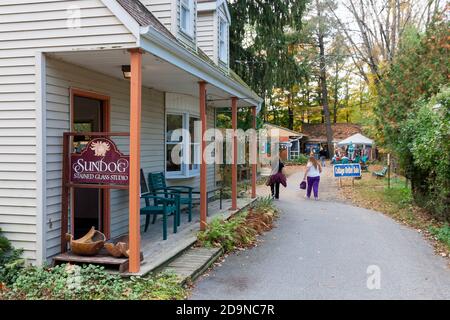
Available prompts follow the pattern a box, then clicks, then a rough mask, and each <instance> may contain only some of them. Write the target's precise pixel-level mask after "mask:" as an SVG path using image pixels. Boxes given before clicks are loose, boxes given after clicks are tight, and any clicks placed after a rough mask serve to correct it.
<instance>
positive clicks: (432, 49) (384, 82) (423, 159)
mask: <svg viewBox="0 0 450 320" xmlns="http://www.w3.org/2000/svg"><path fill="white" fill-rule="evenodd" d="M449 27H450V24H449V22H448V21H447V20H445V19H443V18H435V20H434V22H433V23H431V24H430V25H429V27H428V28H427V30H426V32H425V33H422V34H421V33H419V32H418V31H417V29H415V28H412V27H411V28H409V29H407V30H405V32H404V34H403V36H402V39H401V42H400V44H399V48H398V52H397V56H396V57H395V59H394V60H393V62H392V64H391V65H390V66H389V68H388V69H387V71H386V72H385V73H384V74H382V77H381V80H380V82H379V83H378V103H377V105H376V107H375V116H376V126H377V127H378V130H380V131H382V132H383V133H384V137H385V142H386V145H387V147H388V148H390V149H391V150H392V151H394V152H395V153H396V154H397V155H398V157H399V159H400V162H401V166H402V168H403V169H404V170H405V173H406V175H407V177H408V178H409V179H410V180H411V185H412V190H413V194H414V197H415V199H416V200H417V201H418V202H419V203H421V204H423V205H424V206H426V207H427V208H428V209H429V210H430V211H432V212H434V213H435V214H436V216H437V217H439V218H441V219H446V220H449V219H450V213H449V211H450V207H449V205H450V203H449V202H450V201H449V199H450V169H449V168H450V147H449V146H450V127H449V116H450V113H449V109H450V104H449V96H450V94H449V90H448V84H449V79H450V73H449V70H450V59H449V58H450V54H449V53H450V52H449V49H450V41H449V39H450V34H449V30H450V29H449ZM434 106H438V107H436V108H434ZM439 109H440V110H441V111H439ZM430 147H432V148H431V149H430ZM433 148H434V149H436V150H435V151H433V150H432V149H433Z"/></svg>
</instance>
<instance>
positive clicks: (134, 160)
mask: <svg viewBox="0 0 450 320" xmlns="http://www.w3.org/2000/svg"><path fill="white" fill-rule="evenodd" d="M0 15H1V17H2V18H1V21H0V25H1V27H0V228H1V229H2V231H3V232H4V234H5V235H6V237H7V238H9V239H10V240H11V241H12V244H13V245H14V246H15V247H16V248H22V249H23V250H24V257H25V258H26V259H27V260H28V261H29V262H30V263H33V264H38V265H39V264H42V263H44V262H47V261H50V259H51V258H52V257H54V256H55V255H58V254H60V253H61V252H63V251H65V250H67V248H68V247H67V244H66V243H65V242H64V237H65V233H66V232H68V233H71V234H75V235H80V234H82V233H84V232H85V230H87V228H88V227H89V226H95V227H96V228H97V229H98V230H100V231H101V232H103V233H104V234H105V235H106V237H107V238H108V239H113V238H116V237H119V236H121V235H124V234H128V236H129V250H130V252H129V271H130V272H131V273H136V272H139V270H140V252H141V251H142V250H144V247H143V245H142V243H141V234H142V224H143V219H144V217H140V212H139V211H140V207H141V206H142V205H143V204H144V202H143V200H142V199H140V192H141V190H140V187H141V185H140V182H141V176H140V171H141V170H142V172H143V174H144V176H145V177H146V176H147V174H148V173H150V172H163V173H164V175H165V178H166V180H167V183H168V184H169V185H188V186H192V187H194V188H199V195H200V224H199V225H197V226H196V228H197V230H198V229H200V228H205V226H206V211H207V206H208V202H207V197H208V190H209V189H211V188H214V186H215V168H214V165H207V164H206V163H205V161H200V162H201V163H200V164H196V162H197V161H193V163H191V164H177V163H174V162H173V161H172V159H171V158H170V153H171V151H172V149H173V148H174V146H175V145H176V144H177V143H179V142H180V140H177V141H174V140H172V138H171V134H170V133H171V132H172V131H173V130H176V129H180V128H184V129H186V130H188V131H190V132H192V131H193V123H194V122H195V121H197V120H200V121H201V123H202V126H201V127H202V128H201V133H202V134H203V133H204V132H205V131H206V129H208V128H213V127H214V126H215V109H216V108H224V107H229V108H231V110H232V115H233V128H236V127H237V110H238V108H252V110H253V115H254V118H255V117H256V114H257V112H258V111H259V109H260V105H261V103H262V99H261V98H260V97H258V95H257V94H256V93H254V92H253V91H252V90H251V88H250V87H248V86H247V85H246V84H245V83H244V82H243V81H242V80H241V79H240V78H239V77H238V76H237V75H236V74H235V73H234V72H233V71H232V70H230V68H229V40H228V39H229V38H228V35H229V32H228V29H229V26H230V23H232V21H231V20H230V15H229V12H228V8H227V2H226V1H224V0H210V1H207V0H206V1H205V0H158V1H156V0H141V1H139V0H117V1H115V0H83V1H50V0H42V1H39V3H38V2H36V1H12V0H5V1H2V3H1V5H0ZM100 136H101V137H106V138H108V139H110V141H112V142H113V143H114V147H116V148H117V149H118V150H119V151H120V153H121V154H123V155H127V157H129V175H128V176H127V179H128V183H127V184H126V185H125V186H121V187H120V188H106V187H105V188H103V187H101V186H100V185H97V186H96V187H92V188H78V187H77V186H76V185H74V184H71V183H70V180H68V179H66V178H67V175H69V173H68V170H69V168H68V167H67V163H65V161H66V160H67V159H68V158H69V157H70V156H71V154H72V153H74V152H75V150H78V152H79V151H80V150H82V149H83V148H84V147H85V146H86V145H87V144H88V143H89V141H90V140H92V139H93V138H94V137H100ZM205 146H206V144H205V143H204V142H202V143H200V144H195V143H192V142H189V140H188V139H182V149H183V150H188V149H189V150H191V151H192V152H191V155H192V158H193V159H194V158H196V159H197V160H198V159H199V158H200V159H201V151H202V150H204V148H205ZM111 147H112V146H111ZM235 147H236V146H235ZM97 151H98V150H96V152H97ZM99 152H100V151H99ZM232 167H233V170H232V174H233V177H235V176H236V165H235V164H233V165H232ZM255 171H256V169H255ZM253 173H255V172H253ZM254 175H255V174H254ZM235 181H236V179H233V184H232V188H233V192H232V199H231V205H230V206H231V209H237V199H236V183H235ZM252 183H253V187H254V186H255V185H256V177H253V179H252ZM64 188H67V189H68V190H69V191H68V194H66V195H64ZM252 196H253V197H255V196H256V195H255V191H254V189H253V191H252ZM65 208H66V209H67V213H65V212H64V211H65ZM167 241H170V236H169V239H168V240H167Z"/></svg>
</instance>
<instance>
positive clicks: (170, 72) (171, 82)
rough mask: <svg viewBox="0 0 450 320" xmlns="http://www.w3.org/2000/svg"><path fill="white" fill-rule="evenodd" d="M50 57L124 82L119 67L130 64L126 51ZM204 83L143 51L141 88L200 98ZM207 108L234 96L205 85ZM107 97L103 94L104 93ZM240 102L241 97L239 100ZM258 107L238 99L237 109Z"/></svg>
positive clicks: (224, 104) (227, 104)
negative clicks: (200, 84)
mask: <svg viewBox="0 0 450 320" xmlns="http://www.w3.org/2000/svg"><path fill="white" fill-rule="evenodd" d="M47 55H48V56H49V57H52V58H55V59H58V60H62V61H65V62H68V63H71V64H74V65H77V66H80V67H83V68H86V69H89V70H92V71H95V72H98V73H101V74H104V75H107V76H110V77H113V78H116V79H121V80H123V79H124V77H123V72H122V65H129V64H130V54H129V52H128V51H127V50H124V49H117V50H93V51H91V50H90V51H66V52H52V53H47ZM205 80H206V81H207V79H203V78H200V77H198V76H196V75H193V74H191V73H190V72H188V71H186V70H183V69H181V68H179V67H177V66H175V65H173V64H171V63H169V62H167V61H165V60H163V59H161V58H159V57H157V56H156V55H154V54H152V53H149V52H148V51H145V52H144V54H143V55H142V86H143V87H146V88H150V89H155V90H158V91H162V92H168V93H179V94H185V95H189V96H194V97H197V98H198V97H199V87H198V82H199V81H205ZM207 82H208V85H207V99H208V100H209V102H208V105H209V106H211V107H216V108H224V107H230V106H231V98H232V97H234V96H236V95H234V94H232V93H230V92H227V91H225V90H224V89H222V88H221V87H218V86H215V85H214V84H212V83H211V82H209V81H207ZM105 94H106V93H105ZM238 97H239V98H241V97H242V96H238ZM255 105H256V106H258V105H259V104H257V101H255V100H254V99H251V98H250V99H248V98H247V99H239V100H238V106H239V107H249V106H255Z"/></svg>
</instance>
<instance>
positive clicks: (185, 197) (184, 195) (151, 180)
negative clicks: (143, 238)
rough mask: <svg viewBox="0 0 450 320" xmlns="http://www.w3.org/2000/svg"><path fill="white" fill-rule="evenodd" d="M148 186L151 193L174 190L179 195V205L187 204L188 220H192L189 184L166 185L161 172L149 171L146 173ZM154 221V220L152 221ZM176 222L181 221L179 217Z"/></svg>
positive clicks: (190, 188)
mask: <svg viewBox="0 0 450 320" xmlns="http://www.w3.org/2000/svg"><path fill="white" fill-rule="evenodd" d="M148 186H149V189H150V192H151V193H156V192H160V191H163V192H175V193H178V194H179V196H180V205H187V207H188V215H189V216H188V217H189V222H191V221H192V189H193V188H192V187H189V186H171V187H168V186H167V185H166V178H165V176H164V173H163V172H150V173H149V174H148ZM155 219H156V218H154V219H153V220H155ZM153 223H154V221H153ZM178 223H179V224H180V223H181V219H179V221H178Z"/></svg>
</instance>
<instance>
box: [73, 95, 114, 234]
mask: <svg viewBox="0 0 450 320" xmlns="http://www.w3.org/2000/svg"><path fill="white" fill-rule="evenodd" d="M71 122H72V123H71V126H72V131H73V132H108V131H109V97H107V96H103V95H99V94H96V93H93V92H87V91H82V90H78V89H71ZM90 140H91V138H90V137H89V136H87V135H86V136H75V137H74V138H73V150H72V152H81V151H82V150H83V148H84V146H86V144H87V143H88V142H89V141H90ZM72 190H73V192H72V199H71V210H70V212H71V227H72V234H73V235H74V237H75V239H78V238H80V237H82V236H83V235H85V234H86V233H87V232H88V231H89V229H90V228H91V227H95V229H96V230H100V231H101V232H103V233H104V234H105V235H106V237H107V238H109V223H110V217H109V211H110V210H109V190H105V189H89V188H73V189H72Z"/></svg>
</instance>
